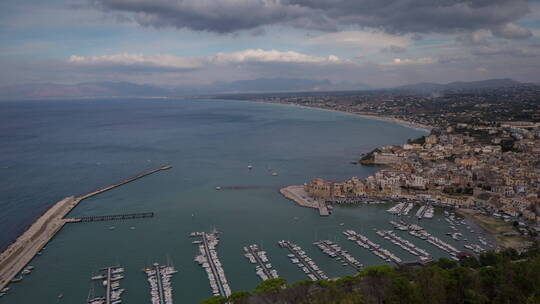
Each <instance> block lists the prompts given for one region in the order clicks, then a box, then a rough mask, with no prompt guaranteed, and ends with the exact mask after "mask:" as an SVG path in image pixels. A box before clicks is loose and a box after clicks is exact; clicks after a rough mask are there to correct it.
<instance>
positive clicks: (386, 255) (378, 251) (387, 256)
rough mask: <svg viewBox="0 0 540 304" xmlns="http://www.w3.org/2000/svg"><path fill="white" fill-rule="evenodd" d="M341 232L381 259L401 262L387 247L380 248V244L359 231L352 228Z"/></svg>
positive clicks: (398, 263)
mask: <svg viewBox="0 0 540 304" xmlns="http://www.w3.org/2000/svg"><path fill="white" fill-rule="evenodd" d="M343 234H345V235H346V236H347V239H348V240H349V241H352V242H355V243H356V244H358V246H360V247H363V248H365V249H367V250H369V251H371V253H373V254H374V255H376V256H378V257H379V258H381V259H382V260H383V261H386V262H394V263H396V264H397V265H400V264H401V262H402V260H401V259H400V258H399V257H398V256H397V255H395V254H394V253H392V252H390V251H389V250H387V249H384V248H382V247H381V245H379V244H377V243H375V242H372V241H371V240H370V239H368V238H367V237H366V236H364V235H362V234H360V233H357V232H356V231H354V230H347V231H344V232H343Z"/></svg>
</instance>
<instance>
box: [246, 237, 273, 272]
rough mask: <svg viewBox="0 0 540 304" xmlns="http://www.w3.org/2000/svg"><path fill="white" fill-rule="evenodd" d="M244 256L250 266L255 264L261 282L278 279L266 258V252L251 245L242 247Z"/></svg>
mask: <svg viewBox="0 0 540 304" xmlns="http://www.w3.org/2000/svg"><path fill="white" fill-rule="evenodd" d="M244 252H245V254H244V256H245V257H246V258H247V259H249V261H250V262H251V263H252V264H257V266H256V268H255V270H256V272H257V275H258V276H259V277H260V278H261V280H263V281H266V280H268V279H277V278H279V276H278V273H277V271H276V270H275V269H272V264H270V261H269V260H268V257H266V251H262V250H261V249H259V246H257V245H256V244H252V245H249V246H246V247H244Z"/></svg>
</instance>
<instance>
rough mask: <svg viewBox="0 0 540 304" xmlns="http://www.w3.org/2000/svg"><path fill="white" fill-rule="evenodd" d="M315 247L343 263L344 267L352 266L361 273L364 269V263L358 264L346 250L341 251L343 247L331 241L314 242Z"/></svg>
mask: <svg viewBox="0 0 540 304" xmlns="http://www.w3.org/2000/svg"><path fill="white" fill-rule="evenodd" d="M313 245H315V246H317V247H319V249H321V251H322V252H324V253H325V254H326V255H328V256H329V257H331V258H334V259H336V260H337V261H340V262H341V265H343V266H351V267H352V268H354V269H355V270H356V271H360V270H362V269H363V268H364V265H362V263H360V262H358V261H357V260H356V259H355V258H354V257H353V256H352V255H350V254H349V253H348V252H347V251H346V250H343V249H341V246H339V245H338V244H336V243H334V242H332V241H329V240H322V241H317V242H314V243H313Z"/></svg>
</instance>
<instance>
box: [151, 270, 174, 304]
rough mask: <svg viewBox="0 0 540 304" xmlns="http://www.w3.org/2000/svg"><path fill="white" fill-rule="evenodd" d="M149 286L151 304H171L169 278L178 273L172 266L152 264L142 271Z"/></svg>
mask: <svg viewBox="0 0 540 304" xmlns="http://www.w3.org/2000/svg"><path fill="white" fill-rule="evenodd" d="M143 271H144V272H145V273H146V276H147V277H148V283H149V284H150V295H151V300H152V303H153V304H173V296H172V286H171V278H172V275H173V274H175V273H177V272H178V271H177V270H176V269H174V267H172V266H163V265H159V264H158V263H154V264H153V265H152V267H148V268H145V269H143Z"/></svg>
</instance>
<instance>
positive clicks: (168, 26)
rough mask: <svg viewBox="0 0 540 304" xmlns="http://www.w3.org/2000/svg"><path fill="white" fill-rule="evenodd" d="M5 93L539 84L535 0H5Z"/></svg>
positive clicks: (0, 48)
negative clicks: (110, 85)
mask: <svg viewBox="0 0 540 304" xmlns="http://www.w3.org/2000/svg"><path fill="white" fill-rule="evenodd" d="M0 42H1V43H0V69H1V70H2V73H0V86H10V85H16V84H22V83H58V84H74V83H82V82H102V81H115V82H118V81H127V82H134V83H139V84H153V85H158V86H162V87H170V88H175V87H190V86H193V87H197V86H208V85H212V84H216V83H226V82H232V81H236V80H250V79H258V78H304V79H313V80H329V81H331V82H332V83H336V84H350V85H352V86H354V85H357V84H366V85H369V86H371V87H374V88H382V87H392V86H397V85H403V84H411V83H418V82H438V83H446V82H452V81H473V80H482V79H490V78H513V79H515V80H518V81H523V82H540V72H539V71H540V1H539V0H530V1H527V0H467V1H465V0H354V1H353V0H47V1H43V0H24V1H20V0H17V1H15V0H2V1H1V2H0Z"/></svg>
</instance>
